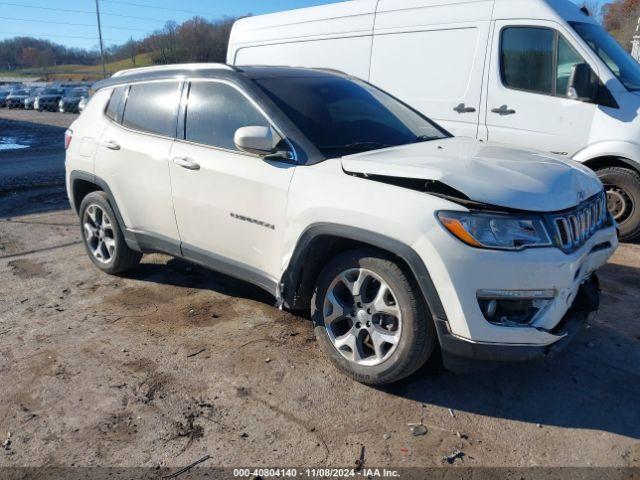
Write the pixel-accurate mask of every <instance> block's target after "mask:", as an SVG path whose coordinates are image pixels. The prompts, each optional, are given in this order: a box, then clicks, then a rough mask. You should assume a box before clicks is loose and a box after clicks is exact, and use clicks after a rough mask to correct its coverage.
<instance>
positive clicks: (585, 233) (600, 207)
mask: <svg viewBox="0 0 640 480" xmlns="http://www.w3.org/2000/svg"><path fill="white" fill-rule="evenodd" d="M551 220H552V222H553V226H554V229H555V233H556V236H557V240H558V243H559V244H560V246H561V247H562V248H563V249H564V250H575V249H577V248H579V247H580V246H582V245H583V244H584V243H585V242H586V241H587V240H589V238H591V236H592V235H593V234H594V233H595V232H596V230H598V229H600V228H601V227H603V226H604V225H605V224H607V222H608V212H607V198H606V195H605V193H604V192H602V193H600V194H598V195H597V196H595V197H593V198H591V199H589V200H587V201H586V202H584V203H582V204H580V205H579V206H577V207H576V208H574V209H572V210H570V211H568V212H565V213H561V214H558V215H553V216H552V217H551Z"/></svg>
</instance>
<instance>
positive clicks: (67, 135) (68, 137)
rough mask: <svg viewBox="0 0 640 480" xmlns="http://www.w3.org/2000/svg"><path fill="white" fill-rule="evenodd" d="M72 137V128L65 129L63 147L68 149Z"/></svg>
mask: <svg viewBox="0 0 640 480" xmlns="http://www.w3.org/2000/svg"><path fill="white" fill-rule="evenodd" d="M72 138H73V130H67V131H66V132H64V149H65V150H66V149H68V148H69V145H71V139H72Z"/></svg>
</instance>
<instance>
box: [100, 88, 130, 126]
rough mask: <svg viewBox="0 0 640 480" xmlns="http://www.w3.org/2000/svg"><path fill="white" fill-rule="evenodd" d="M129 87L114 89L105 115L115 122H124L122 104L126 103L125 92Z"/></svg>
mask: <svg viewBox="0 0 640 480" xmlns="http://www.w3.org/2000/svg"><path fill="white" fill-rule="evenodd" d="M127 88H128V87H118V88H114V89H113V92H111V98H110V99H109V103H108V104H107V108H106V109H105V111H104V114H105V115H106V116H107V117H109V118H110V119H111V120H113V121H114V122H117V123H120V122H121V121H122V102H123V101H124V96H125V92H126V90H127Z"/></svg>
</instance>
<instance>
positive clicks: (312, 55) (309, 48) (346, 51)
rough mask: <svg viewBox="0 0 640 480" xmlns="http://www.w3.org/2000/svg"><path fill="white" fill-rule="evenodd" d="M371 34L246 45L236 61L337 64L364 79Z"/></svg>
mask: <svg viewBox="0 0 640 480" xmlns="http://www.w3.org/2000/svg"><path fill="white" fill-rule="evenodd" d="M371 39H372V36H371V35H368V36H365V37H349V38H337V39H327V40H310V41H302V42H290V43H279V44H272V45H259V46H254V47H245V48H241V49H240V50H238V52H237V54H236V65H264V64H266V63H268V64H270V65H289V66H295V67H311V68H334V69H336V70H340V71H342V72H345V73H348V74H350V75H355V76H356V77H359V78H364V79H365V80H366V79H367V78H368V77H369V55H370V52H371Z"/></svg>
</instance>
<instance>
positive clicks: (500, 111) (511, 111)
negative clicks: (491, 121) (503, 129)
mask: <svg viewBox="0 0 640 480" xmlns="http://www.w3.org/2000/svg"><path fill="white" fill-rule="evenodd" d="M491 111H492V112H493V113H497V114H498V115H513V114H514V113H516V111H515V110H514V109H512V108H509V107H508V106H507V105H502V106H501V107H500V108H494V109H493V110H491Z"/></svg>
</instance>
